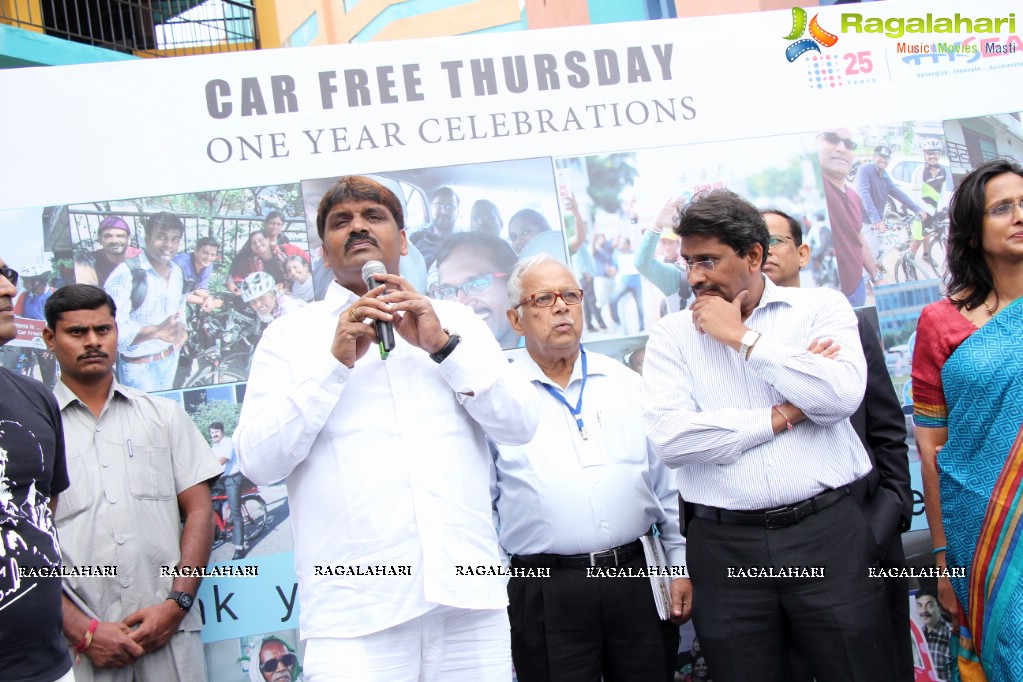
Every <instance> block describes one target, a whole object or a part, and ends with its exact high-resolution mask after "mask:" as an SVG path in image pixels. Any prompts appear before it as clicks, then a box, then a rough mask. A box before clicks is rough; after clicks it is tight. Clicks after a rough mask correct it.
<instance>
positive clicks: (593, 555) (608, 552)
mask: <svg viewBox="0 0 1023 682" xmlns="http://www.w3.org/2000/svg"><path fill="white" fill-rule="evenodd" d="M600 554H603V555H604V556H601V557H600V558H601V559H604V558H611V557H614V560H615V566H617V565H618V548H617V547H612V548H611V549H602V550H600V551H599V552H590V566H596V565H597V557H598V555H600Z"/></svg>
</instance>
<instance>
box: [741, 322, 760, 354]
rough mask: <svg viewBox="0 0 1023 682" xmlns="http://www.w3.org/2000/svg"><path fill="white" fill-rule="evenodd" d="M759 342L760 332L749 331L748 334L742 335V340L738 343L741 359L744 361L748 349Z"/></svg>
mask: <svg viewBox="0 0 1023 682" xmlns="http://www.w3.org/2000/svg"><path fill="white" fill-rule="evenodd" d="M758 340H760V332H755V331H753V330H752V329H750V330H749V331H748V332H746V333H745V334H743V335H742V340H741V341H739V355H741V356H742V359H743V360H745V359H746V355H747V354H749V349H750V348H752V347H753V345H754V344H755V343H756V342H757V341H758Z"/></svg>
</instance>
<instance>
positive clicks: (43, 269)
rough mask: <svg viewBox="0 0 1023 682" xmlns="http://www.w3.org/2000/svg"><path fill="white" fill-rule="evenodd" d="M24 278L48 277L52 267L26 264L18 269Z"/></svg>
mask: <svg viewBox="0 0 1023 682" xmlns="http://www.w3.org/2000/svg"><path fill="white" fill-rule="evenodd" d="M18 274H19V275H21V277H22V278H23V279H31V278H33V277H47V276H49V274H50V268H48V267H47V266H45V265H26V266H25V267H23V268H22V269H21V270H19V271H18Z"/></svg>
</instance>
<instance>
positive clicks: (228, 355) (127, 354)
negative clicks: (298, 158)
mask: <svg viewBox="0 0 1023 682" xmlns="http://www.w3.org/2000/svg"><path fill="white" fill-rule="evenodd" d="M271 207H276V208H271ZM52 208H53V207H51V209H52ZM67 216H68V221H67V230H68V233H69V235H70V237H69V242H70V249H71V254H70V256H71V260H72V262H73V263H74V275H75V279H76V282H77V283H97V282H100V281H102V282H104V284H103V286H104V288H105V289H106V290H107V291H108V292H111V295H112V296H115V300H117V301H118V314H119V315H121V316H122V317H123V318H124V319H123V321H121V320H119V322H120V324H121V340H122V343H123V344H125V347H124V348H122V349H121V351H120V355H121V356H122V357H121V362H120V364H119V365H118V370H117V371H118V377H119V379H120V380H121V381H122V382H123V383H126V384H127V385H130V386H133V387H135V388H141V389H143V390H147V391H166V390H170V389H172V388H182V387H187V386H195V385H209V384H211V383H214V384H216V383H233V382H236V381H240V380H243V379H244V378H245V377H246V376H247V375H248V366H249V361H250V357H251V353H252V350H253V349H254V348H255V345H256V342H257V341H258V340H259V335H260V334H261V332H262V326H261V323H260V320H259V318H258V313H259V312H260V311H258V310H255V311H254V310H253V307H252V306H250V305H249V303H250V301H247V300H244V298H243V296H242V295H241V294H242V290H241V286H240V285H241V282H242V281H244V278H245V276H246V275H248V274H251V273H253V272H259V273H265V272H267V271H270V272H271V273H273V276H274V282H275V284H276V286H277V287H278V289H279V290H280V292H281V294H282V295H283V296H286V297H289V298H296V302H297V299H298V297H297V296H295V294H293V292H296V290H297V292H304V291H305V290H306V289H307V288H309V287H308V283H307V282H308V280H309V277H308V276H307V274H306V272H307V268H304V267H300V266H299V265H297V264H295V263H291V264H289V263H288V259H289V258H293V259H299V260H301V261H303V263H305V264H308V263H309V261H310V258H309V254H308V252H307V251H306V249H305V248H303V247H304V246H305V245H306V242H305V239H304V237H305V234H306V232H305V230H303V229H301V225H302V223H303V222H304V221H303V218H302V203H301V195H300V193H299V186H298V185H297V184H290V185H267V186H263V187H252V188H243V189H222V190H209V191H206V192H197V193H190V194H178V195H169V196H160V197H143V198H138V199H124V200H108V201H97V202H91V203H85V204H73V205H70V206H67ZM289 216H290V217H289ZM268 225H269V226H270V228H269V229H270V233H273V234H276V235H277V237H278V240H279V241H280V238H281V237H283V234H282V232H283V231H288V232H290V233H291V240H290V242H288V243H281V244H271V243H270V239H269V237H268V233H267V232H265V231H264V230H266V229H267V226H268ZM278 228H280V229H278ZM140 247H141V248H140ZM236 278H237V280H236ZM303 282H305V284H304V283H303ZM290 303H291V301H290V300H289V301H285V302H284V306H287V307H293V306H290ZM228 330H232V331H230V332H228ZM172 364H173V365H174V367H173V368H170V365H172ZM217 367H220V368H223V369H225V370H226V369H228V368H229V369H230V371H220V372H216V371H213V369H214V368H217Z"/></svg>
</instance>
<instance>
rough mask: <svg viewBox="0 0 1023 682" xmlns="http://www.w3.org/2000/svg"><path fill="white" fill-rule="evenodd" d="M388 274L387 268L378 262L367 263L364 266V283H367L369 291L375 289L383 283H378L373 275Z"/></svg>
mask: <svg viewBox="0 0 1023 682" xmlns="http://www.w3.org/2000/svg"><path fill="white" fill-rule="evenodd" d="M386 274H387V268H385V267H384V264H383V263H381V262H380V261H378V260H371V261H366V264H365V265H363V266H362V281H363V282H365V283H366V288H367V289H375V288H376V287H378V286H380V285H381V284H382V282H378V281H376V278H375V277H373V275H386Z"/></svg>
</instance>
